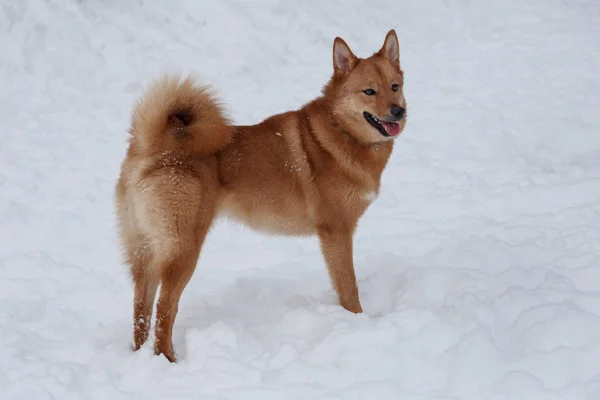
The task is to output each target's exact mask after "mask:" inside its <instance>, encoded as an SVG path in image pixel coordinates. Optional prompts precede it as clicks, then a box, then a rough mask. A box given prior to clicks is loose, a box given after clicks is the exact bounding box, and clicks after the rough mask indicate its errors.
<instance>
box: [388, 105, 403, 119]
mask: <svg viewBox="0 0 600 400" xmlns="http://www.w3.org/2000/svg"><path fill="white" fill-rule="evenodd" d="M405 112H406V110H405V109H404V107H400V106H396V105H393V106H392V110H391V113H392V115H393V116H394V117H396V118H398V119H402V117H403V116H404V113H405Z"/></svg>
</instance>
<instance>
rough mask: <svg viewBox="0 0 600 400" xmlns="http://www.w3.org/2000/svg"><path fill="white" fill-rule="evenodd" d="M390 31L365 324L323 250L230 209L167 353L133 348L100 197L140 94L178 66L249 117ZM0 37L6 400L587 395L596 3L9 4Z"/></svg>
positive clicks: (594, 275)
mask: <svg viewBox="0 0 600 400" xmlns="http://www.w3.org/2000/svg"><path fill="white" fill-rule="evenodd" d="M519 3H522V4H519ZM390 28H395V29H396V30H397V32H398V35H399V38H400V43H401V62H402V64H403V67H404V69H405V73H406V96H407V99H408V103H409V109H410V110H409V116H410V119H409V123H408V125H407V129H406V131H405V134H404V136H402V137H401V138H400V139H399V140H398V143H397V144H398V146H397V147H396V149H395V153H394V155H393V157H392V160H391V162H390V165H389V168H388V169H387V170H386V171H385V173H384V177H383V189H382V192H381V194H380V196H379V198H378V199H377V200H376V201H375V202H374V204H373V206H372V208H371V209H370V210H369V211H368V212H367V214H366V215H365V216H364V218H363V220H362V222H361V225H360V229H359V231H358V234H357V238H356V246H355V247H356V248H355V255H356V256H355V257H356V264H357V274H358V276H359V279H360V282H359V285H360V292H361V296H362V301H363V305H364V308H365V311H366V312H365V314H363V315H352V314H349V313H347V312H345V311H344V310H343V309H341V308H340V307H339V306H338V305H337V304H336V302H335V298H334V295H333V293H332V290H331V289H330V286H329V282H328V278H327V274H326V271H325V268H324V266H323V262H322V260H321V255H320V253H319V248H318V244H317V242H316V240H309V239H301V240H299V239H287V238H269V237H265V236H262V235H260V234H256V233H253V232H251V231H249V230H247V229H244V228H242V227H240V226H237V225H233V224H230V223H221V224H219V225H218V226H217V227H216V229H215V230H214V232H213V233H212V235H211V236H210V237H209V239H208V241H207V243H206V245H205V248H204V252H203V256H202V259H201V260H200V263H199V265H198V268H197V270H196V274H195V275H194V278H193V279H192V281H191V283H190V285H189V286H188V288H187V290H186V292H185V293H184V296H183V300H182V303H181V307H180V314H179V317H178V319H177V322H176V327H175V347H176V352H177V353H178V356H179V358H180V362H179V363H177V364H169V363H168V362H167V361H166V359H164V358H163V357H155V356H154V355H153V353H152V349H151V343H152V339H153V338H151V340H150V342H149V343H148V345H147V346H146V347H144V348H143V349H142V350H141V351H139V352H136V353H134V352H132V351H131V348H130V343H131V321H130V317H131V298H132V293H131V287H130V284H129V280H128V276H127V272H126V269H125V268H124V266H123V263H122V261H121V259H120V253H119V251H118V247H117V240H116V236H115V229H114V224H115V218H114V216H113V203H112V194H113V186H114V183H115V179H116V177H117V174H118V168H119V163H120V162H121V159H122V157H123V155H124V152H125V148H126V138H127V134H126V129H127V128H128V123H129V113H130V111H131V106H132V104H133V102H134V100H135V99H136V98H137V96H138V95H139V94H140V92H141V90H142V88H143V86H144V85H145V84H146V83H147V82H148V80H149V79H151V78H153V77H155V76H156V75H157V74H158V73H160V72H162V71H165V70H169V71H176V70H183V71H184V72H190V71H194V72H197V73H198V75H199V76H201V77H203V78H204V79H205V80H207V81H210V82H213V83H214V85H215V87H216V88H217V90H218V91H219V93H220V94H221V97H222V98H223V99H225V100H226V102H227V103H228V104H229V107H228V108H229V110H230V112H231V114H232V116H233V117H234V119H235V121H236V122H238V123H252V122H258V121H259V120H261V119H262V118H264V117H266V116H268V115H270V114H272V113H275V112H280V111H284V110H287V109H290V108H295V107H298V106H300V105H301V104H302V103H304V102H306V101H308V100H310V99H312V98H313V97H315V96H316V95H317V94H318V92H319V90H320V88H321V87H322V85H323V84H324V83H325V81H326V80H327V78H328V77H329V75H330V72H331V53H330V52H331V44H332V41H333V38H334V37H335V36H336V35H340V36H342V37H344V38H345V39H346V40H347V41H348V43H349V44H350V46H351V47H352V49H353V50H354V51H355V52H356V53H357V54H359V55H361V56H366V55H368V54H370V53H371V52H373V51H375V50H377V49H378V48H379V47H380V45H381V43H382V41H383V38H384V35H385V33H386V32H387V30H388V29H390ZM0 32H1V36H0V54H1V58H0V88H1V90H0V93H1V94H0V132H1V136H0V234H1V236H0V397H1V398H2V399H28V400H31V399H83V398H85V399H164V398H168V399H192V398H193V399H322V400H325V399H421V400H425V399H427V400H433V399H437V400H441V399H477V400H483V399H490V400H491V399H494V400H499V399H527V400H533V399H544V400H555V399H561V400H562V399H578V400H579V399H592V400H597V399H600V213H599V212H600V184H599V179H600V95H599V94H600V78H599V73H600V5H599V3H598V2H597V1H571V2H564V1H558V0H532V1H529V2H519V1H513V2H491V1H490V2H483V1H481V2H471V1H452V2H433V1H420V2H408V1H406V2H401V1H382V0H369V2H365V1H360V0H355V1H327V2H325V1H323V2H316V1H314V2H287V1H278V0H261V1H243V0H227V1H219V2H213V3H202V2H198V1H192V0H188V1H184V0H181V1H180V0H170V1H169V2H163V1H158V0H154V1H133V0H124V1H118V0H104V1H100V0H97V1H85V0H79V1H73V0H65V1H42V0H27V1H24V0H21V1H17V0H12V1H11V0H3V1H2V2H0Z"/></svg>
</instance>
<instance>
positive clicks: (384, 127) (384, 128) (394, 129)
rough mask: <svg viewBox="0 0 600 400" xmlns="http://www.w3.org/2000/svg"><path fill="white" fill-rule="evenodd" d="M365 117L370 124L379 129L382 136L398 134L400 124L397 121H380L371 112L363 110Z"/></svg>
mask: <svg viewBox="0 0 600 400" xmlns="http://www.w3.org/2000/svg"><path fill="white" fill-rule="evenodd" d="M363 115H364V116H365V119H366V120H367V122H368V123H369V124H371V126H372V127H373V128H375V129H377V130H378V131H379V133H381V134H382V135H383V136H386V137H396V136H398V135H399V134H400V124H399V123H398V122H387V121H382V120H380V119H378V118H377V117H375V116H374V115H373V114H370V113H368V112H366V111H365V112H364V113H363Z"/></svg>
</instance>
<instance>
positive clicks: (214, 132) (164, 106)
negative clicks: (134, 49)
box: [129, 75, 232, 155]
mask: <svg viewBox="0 0 600 400" xmlns="http://www.w3.org/2000/svg"><path fill="white" fill-rule="evenodd" d="M129 132H130V134H131V135H132V136H133V137H134V138H135V140H136V141H137V143H139V145H140V147H141V149H142V151H144V152H145V153H158V154H164V153H165V152H174V151H175V152H176V151H183V152H186V153H193V154H196V155H209V154H213V153H215V152H217V151H219V150H220V149H221V148H223V147H224V146H226V145H227V144H228V143H229V142H230V141H231V139H232V130H231V124H230V121H229V120H228V118H227V117H226V116H225V113H224V111H223V108H222V106H221V105H220V104H219V102H218V101H217V100H216V98H215V97H214V95H213V94H212V93H211V91H210V89H209V88H208V87H206V86H201V85H198V84H196V83H195V82H194V79H193V78H192V77H187V78H186V79H184V80H181V78H180V77H179V76H168V75H164V76H162V77H161V78H159V79H158V80H156V81H155V82H153V83H152V84H151V85H150V87H149V88H148V90H147V92H146V93H145V94H144V95H143V96H142V98H140V100H139V101H138V103H137V105H136V107H135V109H134V111H133V116H132V121H131V129H130V130H129Z"/></svg>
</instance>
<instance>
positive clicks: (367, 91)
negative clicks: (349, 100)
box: [363, 89, 377, 96]
mask: <svg viewBox="0 0 600 400" xmlns="http://www.w3.org/2000/svg"><path fill="white" fill-rule="evenodd" d="M363 93H364V94H366V95H367V96H373V95H374V94H375V93H377V92H375V91H374V90H373V89H367V90H363Z"/></svg>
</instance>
